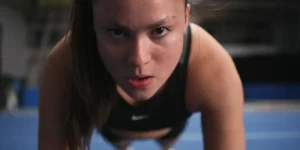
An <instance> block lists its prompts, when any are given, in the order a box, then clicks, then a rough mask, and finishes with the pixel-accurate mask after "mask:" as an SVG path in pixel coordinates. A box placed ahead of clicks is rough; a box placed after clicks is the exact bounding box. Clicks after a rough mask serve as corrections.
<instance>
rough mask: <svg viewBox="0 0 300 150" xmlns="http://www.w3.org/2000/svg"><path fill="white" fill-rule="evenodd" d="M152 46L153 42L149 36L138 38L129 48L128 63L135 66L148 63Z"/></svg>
mask: <svg viewBox="0 0 300 150" xmlns="http://www.w3.org/2000/svg"><path fill="white" fill-rule="evenodd" d="M150 46H151V42H150V41H149V40H148V39H147V38H143V37H139V38H136V39H135V40H134V41H133V42H132V46H131V47H130V50H129V55H128V63H129V64H130V65H131V66H132V67H135V68H136V67H138V68H140V67H142V66H144V65H146V64H148V63H149V62H150V60H151V56H150Z"/></svg>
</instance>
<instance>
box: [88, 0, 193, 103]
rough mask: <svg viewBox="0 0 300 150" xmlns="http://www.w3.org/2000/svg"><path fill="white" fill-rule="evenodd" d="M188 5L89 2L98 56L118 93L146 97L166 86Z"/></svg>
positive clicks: (173, 0) (142, 0)
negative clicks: (91, 6) (115, 85)
mask: <svg viewBox="0 0 300 150" xmlns="http://www.w3.org/2000/svg"><path fill="white" fill-rule="evenodd" d="M189 9H190V8H189V6H188V7H186V6H184V0H94V1H93V16H94V29H95V33H96V37H97V46H98V51H99V55H100V57H101V59H102V60H103V63H104V65H105V67H106V68H107V70H108V72H109V73H110V74H111V76H112V77H113V79H114V80H115V82H116V83H117V87H118V89H120V90H121V92H123V93H126V95H127V96H129V97H131V98H132V99H134V100H147V99H149V98H151V97H152V96H153V95H154V94H155V93H156V92H157V91H158V90H159V89H160V88H161V87H162V86H163V85H164V83H165V82H166V81H167V79H168V78H169V77H170V75H171V73H172V72H173V70H174V69H175V67H176V65H177V63H178V61H179V58H180V56H181V52H182V47H183V34H184V31H185V29H186V27H187V24H188V21H189V20H188V16H189ZM120 90H119V91H120Z"/></svg>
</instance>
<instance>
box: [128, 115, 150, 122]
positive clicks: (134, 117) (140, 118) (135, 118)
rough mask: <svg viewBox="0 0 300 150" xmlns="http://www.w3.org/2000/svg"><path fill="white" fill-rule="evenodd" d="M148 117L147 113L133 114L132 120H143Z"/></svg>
mask: <svg viewBox="0 0 300 150" xmlns="http://www.w3.org/2000/svg"><path fill="white" fill-rule="evenodd" d="M146 118H148V116H147V115H143V116H136V115H132V116H131V120H133V121H137V120H143V119H146Z"/></svg>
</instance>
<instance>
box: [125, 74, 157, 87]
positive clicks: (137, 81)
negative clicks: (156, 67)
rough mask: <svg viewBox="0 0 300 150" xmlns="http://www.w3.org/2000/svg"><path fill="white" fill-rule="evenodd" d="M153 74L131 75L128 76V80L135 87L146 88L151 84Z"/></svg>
mask: <svg viewBox="0 0 300 150" xmlns="http://www.w3.org/2000/svg"><path fill="white" fill-rule="evenodd" d="M152 78H153V77H151V76H146V77H131V78H128V82H129V84H130V85H131V86H133V87H135V88H145V87H147V86H149V85H150V84H151V82H152Z"/></svg>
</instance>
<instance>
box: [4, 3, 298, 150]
mask: <svg viewBox="0 0 300 150" xmlns="http://www.w3.org/2000/svg"><path fill="white" fill-rule="evenodd" d="M71 3H72V0H0V50H1V52H0V54H1V55H0V56H1V57H0V58H1V68H0V69H1V89H0V93H1V95H0V96H1V97H0V110H2V112H3V113H4V114H5V112H7V110H9V111H21V110H36V109H37V105H38V85H39V75H40V71H41V68H42V66H43V62H44V60H45V57H46V56H47V54H48V53H49V51H50V50H51V48H52V47H53V46H54V44H55V43H56V42H57V41H58V40H59V39H60V38H61V37H62V36H63V35H65V34H66V32H67V30H68V28H69V23H70V22H69V21H70V11H71ZM191 4H192V15H191V19H192V22H194V23H196V24H199V25H201V26H202V27H203V28H205V29H206V30H207V31H208V32H209V33H211V34H212V35H213V36H214V37H215V38H216V39H217V40H218V41H219V42H220V43H221V44H222V45H223V46H224V47H225V48H226V50H227V51H228V52H229V53H230V55H231V56H232V58H233V60H234V62H235V64H236V66H237V69H238V72H239V74H240V76H241V78H242V81H243V84H244V92H245V104H246V105H245V106H246V109H251V110H273V109H275V110H277V109H280V110H282V109H284V110H288V111H289V110H295V109H296V110H300V106H299V103H300V84H299V81H300V80H299V79H300V73H299V72H298V71H299V65H300V59H299V58H300V44H299V43H300V9H299V8H300V1H299V0H272V1H270V0H192V1H191ZM294 115H295V114H293V115H292V116H293V118H291V120H293V121H295V120H300V115H299V114H298V115H296V117H295V116H294ZM277 116H278V115H277ZM284 118H289V117H287V116H284ZM25 120H26V119H25ZM291 120H290V121H291ZM2 121H3V120H2ZM281 122H285V123H286V124H287V122H289V121H287V120H281ZM291 124H292V123H291ZM291 124H290V125H291ZM293 125H299V128H300V121H298V122H293ZM9 126H11V123H10V124H9ZM35 126H36V125H35ZM287 128H291V126H287ZM299 128H295V130H297V132H296V133H297V134H296V135H297V136H296V137H297V138H296V140H297V141H300V129H299ZM0 131H3V132H4V130H1V116H0ZM293 133H295V132H293ZM0 134H1V133H0ZM0 139H1V137H0ZM1 140H3V139H1ZM294 140H295V139H294ZM2 142H3V141H2ZM0 143H1V142H0ZM0 145H1V144H0ZM287 145H291V144H287ZM298 147H300V145H299V144H298ZM277 148H278V147H277ZM0 149H1V146H0ZM249 149H251V148H249ZM256 149H257V148H256ZM289 149H292V148H289Z"/></svg>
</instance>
